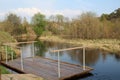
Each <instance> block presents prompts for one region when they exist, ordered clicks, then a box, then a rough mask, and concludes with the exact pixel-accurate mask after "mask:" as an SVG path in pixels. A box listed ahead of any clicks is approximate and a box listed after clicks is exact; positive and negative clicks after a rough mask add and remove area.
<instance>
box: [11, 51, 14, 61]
mask: <svg viewBox="0 0 120 80" xmlns="http://www.w3.org/2000/svg"><path fill="white" fill-rule="evenodd" d="M11 56H12V61H13V58H14V57H13V56H14V55H13V51H12V52H11Z"/></svg>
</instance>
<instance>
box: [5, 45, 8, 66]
mask: <svg viewBox="0 0 120 80" xmlns="http://www.w3.org/2000/svg"><path fill="white" fill-rule="evenodd" d="M5 48H6V64H7V62H8V59H7V58H8V52H7V45H6V47H5Z"/></svg>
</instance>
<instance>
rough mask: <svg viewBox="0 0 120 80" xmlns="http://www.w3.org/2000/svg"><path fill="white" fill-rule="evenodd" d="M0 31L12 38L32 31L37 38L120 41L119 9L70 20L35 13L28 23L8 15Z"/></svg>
mask: <svg viewBox="0 0 120 80" xmlns="http://www.w3.org/2000/svg"><path fill="white" fill-rule="evenodd" d="M29 28H31V29H29ZM0 30H2V31H6V32H8V33H10V34H11V35H13V36H17V35H22V34H29V33H30V31H29V33H28V30H33V31H34V32H35V33H36V35H37V37H39V36H40V35H58V36H62V37H64V38H80V39H120V8H118V9H117V10H115V11H114V12H112V13H110V14H102V15H101V16H100V17H98V16H96V14H95V13H92V12H86V13H82V14H81V15H79V16H76V17H75V18H72V19H69V18H68V17H64V16H63V15H60V14H57V15H51V16H50V17H49V18H46V16H45V15H44V14H41V13H37V14H35V15H34V16H33V17H32V19H31V22H30V23H28V21H27V20H26V18H24V19H23V20H21V18H20V17H19V16H17V15H16V14H13V13H10V14H9V15H8V16H6V19H5V20H4V21H2V22H0Z"/></svg>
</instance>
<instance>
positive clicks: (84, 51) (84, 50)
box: [83, 46, 85, 70]
mask: <svg viewBox="0 0 120 80" xmlns="http://www.w3.org/2000/svg"><path fill="white" fill-rule="evenodd" d="M83 70H85V46H83Z"/></svg>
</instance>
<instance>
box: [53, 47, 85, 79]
mask: <svg viewBox="0 0 120 80" xmlns="http://www.w3.org/2000/svg"><path fill="white" fill-rule="evenodd" d="M81 48H82V49H83V70H85V46H83V47H74V48H67V49H59V50H52V51H51V52H54V53H55V52H57V53H58V78H60V77H61V72H60V52H63V51H67V50H75V49H81Z"/></svg>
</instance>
